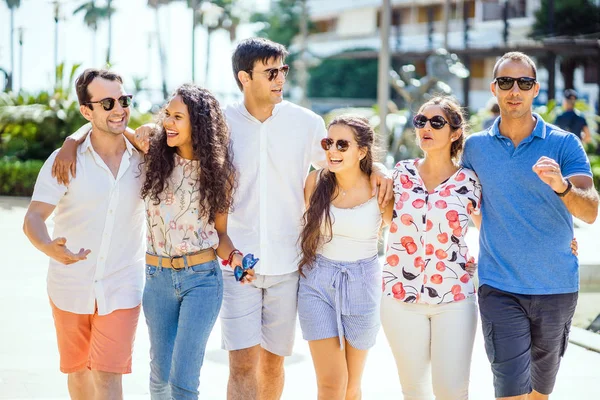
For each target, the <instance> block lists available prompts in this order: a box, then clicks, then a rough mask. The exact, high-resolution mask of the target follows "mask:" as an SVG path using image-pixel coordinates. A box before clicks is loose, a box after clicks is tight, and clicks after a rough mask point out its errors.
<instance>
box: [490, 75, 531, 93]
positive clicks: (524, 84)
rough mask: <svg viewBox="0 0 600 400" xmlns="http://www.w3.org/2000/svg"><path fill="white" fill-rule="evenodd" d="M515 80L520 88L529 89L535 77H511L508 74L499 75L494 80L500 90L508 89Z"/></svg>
mask: <svg viewBox="0 0 600 400" xmlns="http://www.w3.org/2000/svg"><path fill="white" fill-rule="evenodd" d="M515 81H516V82H517V85H518V86H519V89H521V90H531V88H532V87H533V85H535V82H536V80H535V78H528V77H521V78H511V77H509V76H501V77H498V78H496V79H495V80H494V82H495V83H497V84H498V87H499V88H500V89H502V90H510V89H512V87H513V86H514V85H515Z"/></svg>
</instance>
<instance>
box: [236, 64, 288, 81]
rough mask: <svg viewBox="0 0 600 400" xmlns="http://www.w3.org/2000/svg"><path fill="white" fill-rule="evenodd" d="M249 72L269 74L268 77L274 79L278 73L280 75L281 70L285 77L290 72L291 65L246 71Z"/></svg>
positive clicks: (270, 79)
mask: <svg viewBox="0 0 600 400" xmlns="http://www.w3.org/2000/svg"><path fill="white" fill-rule="evenodd" d="M246 72H249V73H253V72H254V73H256V74H267V79H268V80H269V81H272V80H274V79H275V78H277V75H279V73H280V72H281V73H282V74H283V76H284V77H286V76H287V74H288V72H290V66H289V65H287V64H286V65H283V66H281V67H280V68H269V69H265V70H264V71H253V70H250V71H246Z"/></svg>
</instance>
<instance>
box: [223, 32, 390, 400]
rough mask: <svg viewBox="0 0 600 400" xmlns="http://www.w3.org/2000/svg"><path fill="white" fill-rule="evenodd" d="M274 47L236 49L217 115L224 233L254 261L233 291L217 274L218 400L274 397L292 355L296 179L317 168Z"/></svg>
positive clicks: (301, 112) (316, 125) (378, 179)
mask: <svg viewBox="0 0 600 400" xmlns="http://www.w3.org/2000/svg"><path fill="white" fill-rule="evenodd" d="M287 54H288V53H287V51H286V49H285V47H284V46H282V45H280V44H278V43H274V42H272V41H269V40H266V39H262V38H251V39H247V40H244V41H242V42H241V43H240V44H239V45H238V46H237V48H236V50H235V52H234V54H233V57H232V63H233V72H234V77H235V79H236V82H237V84H238V86H239V88H240V90H241V91H242V93H243V95H244V100H243V102H241V103H239V104H233V105H230V106H228V107H227V108H226V109H225V116H226V118H227V123H228V124H229V127H230V129H231V138H232V142H233V154H234V164H235V166H236V169H237V171H238V172H239V186H238V188H237V190H236V192H235V195H234V210H233V212H232V214H231V215H230V216H229V234H230V236H231V238H232V240H233V242H234V243H235V244H236V246H238V247H239V248H240V249H245V250H246V251H252V252H253V253H254V254H255V256H257V257H258V258H260V262H259V263H258V264H257V265H256V267H255V270H256V275H255V276H256V280H255V281H254V282H252V283H251V284H246V285H240V284H239V283H237V282H236V281H235V279H234V278H233V273H232V271H231V269H229V268H224V269H223V273H224V276H223V280H224V294H223V306H222V308H221V314H220V317H221V331H222V339H223V343H222V344H223V348H224V349H225V350H228V351H229V383H228V388H227V398H228V399H230V400H232V399H244V400H245V399H255V398H258V399H261V400H271V399H279V398H280V397H281V394H282V391H283V383H284V370H283V361H284V357H285V356H289V355H291V353H292V348H293V344H294V334H295V330H296V314H297V293H298V280H299V275H298V256H299V249H298V246H297V241H298V236H299V233H300V230H301V228H302V214H303V209H304V181H305V178H306V176H307V174H308V173H309V171H310V167H311V165H312V166H313V167H315V168H321V167H323V166H324V165H325V152H324V151H323V149H322V148H321V145H320V142H321V139H323V138H324V137H326V136H327V131H326V129H325V124H324V122H323V119H322V118H321V117H319V116H318V115H317V114H315V113H313V112H312V111H310V110H308V109H305V108H303V107H299V106H297V105H295V104H292V103H290V102H288V101H284V100H283V86H284V84H285V80H286V75H287V73H288V70H289V67H288V66H287V65H284V60H285V57H286V56H287ZM372 184H373V188H374V193H375V190H376V189H377V186H379V185H381V189H380V200H383V199H384V195H385V196H387V198H386V200H387V199H389V198H391V196H392V188H391V181H390V180H389V179H387V178H386V177H385V174H383V173H382V172H377V173H376V174H374V176H373V178H372Z"/></svg>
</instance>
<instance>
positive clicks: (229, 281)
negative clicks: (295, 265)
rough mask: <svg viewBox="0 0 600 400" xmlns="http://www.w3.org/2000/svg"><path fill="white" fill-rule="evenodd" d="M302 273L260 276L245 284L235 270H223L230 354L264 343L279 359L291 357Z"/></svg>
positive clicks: (226, 344) (223, 315)
mask: <svg viewBox="0 0 600 400" xmlns="http://www.w3.org/2000/svg"><path fill="white" fill-rule="evenodd" d="M298 276H299V274H298V272H297V271H295V272H292V273H289V274H284V275H259V274H256V280H255V281H254V282H252V283H251V284H245V285H242V284H240V283H239V282H237V281H236V280H235V278H234V277H233V271H232V270H231V269H229V268H223V305H222V307H221V314H220V316H221V317H220V319H221V339H222V342H221V346H222V348H223V349H225V350H227V351H232V350H241V349H247V348H250V347H254V346H256V345H257V344H260V345H261V347H262V348H263V349H265V350H267V351H269V352H271V353H273V354H277V355H279V356H289V355H291V354H292V348H293V347H294V335H295V333H296V311H297V309H298Z"/></svg>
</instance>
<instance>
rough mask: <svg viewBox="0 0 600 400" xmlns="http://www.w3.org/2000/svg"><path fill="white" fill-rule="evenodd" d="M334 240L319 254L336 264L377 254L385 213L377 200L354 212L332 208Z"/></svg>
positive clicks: (332, 206) (353, 210) (374, 198)
mask: <svg viewBox="0 0 600 400" xmlns="http://www.w3.org/2000/svg"><path fill="white" fill-rule="evenodd" d="M330 215H331V225H332V226H331V230H332V236H333V237H332V238H331V241H330V242H327V243H325V244H324V245H323V247H322V248H321V250H320V251H318V252H317V253H318V254H321V255H322V256H323V257H327V258H329V259H331V260H336V261H357V260H362V259H365V258H371V257H373V256H374V255H376V254H377V241H378V239H379V229H380V228H381V212H380V211H379V204H378V203H377V196H373V197H372V198H370V199H369V200H367V201H366V202H364V203H362V204H360V205H358V206H356V207H352V208H337V207H335V206H334V205H333V204H332V205H331V207H330Z"/></svg>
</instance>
